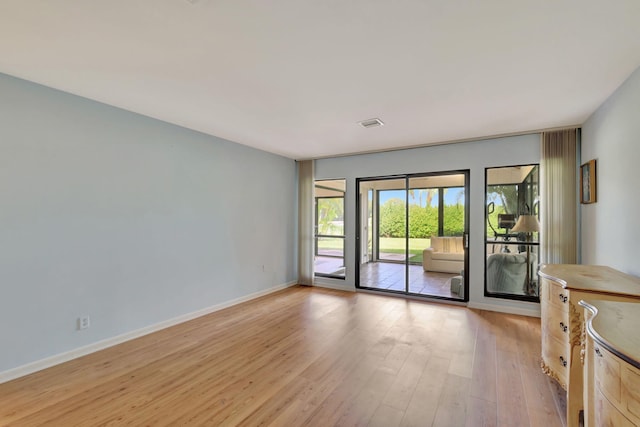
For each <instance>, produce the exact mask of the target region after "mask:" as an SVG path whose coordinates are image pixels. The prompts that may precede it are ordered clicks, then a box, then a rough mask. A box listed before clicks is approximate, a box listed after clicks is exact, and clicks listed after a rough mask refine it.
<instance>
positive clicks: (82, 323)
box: [78, 315, 91, 331]
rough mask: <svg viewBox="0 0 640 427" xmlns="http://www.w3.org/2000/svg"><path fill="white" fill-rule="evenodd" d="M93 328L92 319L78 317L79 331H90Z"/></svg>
mask: <svg viewBox="0 0 640 427" xmlns="http://www.w3.org/2000/svg"><path fill="white" fill-rule="evenodd" d="M89 326H91V319H90V318H89V316H88V315H87V316H82V317H78V330H79V331H81V330H83V329H88V328H89Z"/></svg>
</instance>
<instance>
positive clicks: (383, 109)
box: [0, 0, 640, 159]
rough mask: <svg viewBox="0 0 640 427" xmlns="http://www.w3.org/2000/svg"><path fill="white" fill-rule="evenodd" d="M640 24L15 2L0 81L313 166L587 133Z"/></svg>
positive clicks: (204, 0) (363, 3) (599, 18)
mask: <svg viewBox="0 0 640 427" xmlns="http://www.w3.org/2000/svg"><path fill="white" fill-rule="evenodd" d="M639 23H640V1H638V0H607V1H603V0H521V1H505V0H482V1H480V0H461V1H452V0H402V1H391V0H387V1H381V0H351V1H344V0H341V1H337V0H333V1H308V0H273V1H265V0H253V1H250V0H189V1H187V0H102V1H99V0H94V1H77V0H56V1H51V0H2V1H1V2H0V72H3V73H6V74H9V75H13V76H16V77H21V78H24V79H27V80H31V81H34V82H37V83H41V84H44V85H47V86H51V87H54V88H57V89H61V90H64V91H67V92H70V93H73V94H76V95H80V96H84V97H87V98H91V99H95V100H98V101H101V102H104V103H107V104H110V105H114V106H117V107H121V108H124V109H127V110H130V111H135V112H138V113H141V114H144V115H147V116H150V117H154V118H158V119H161V120H165V121H167V122H171V123H175V124H178V125H181V126H185V127H187V128H191V129H195V130H198V131H201V132H204V133H208V134H212V135H216V136H219V137H222V138H226V139H229V140H232V141H235V142H239V143H241V144H245V145H249V146H252V147H256V148H260V149H262V150H266V151H270V152H273V153H278V154H282V155H285V156H288V157H291V158H296V159H301V158H314V157H322V156H330V155H338V154H345V153H355V152H364V151H375V150H383V149H390V148H395V147H408V146H415V145H425V144H432V143H441V142H447V141H456V140H464V139H469V138H481V137H485V136H494V135H502V134H509V133H520V132H526V131H532V130H540V129H546V128H555V127H562V126H568V125H576V124H582V123H583V122H584V121H585V120H586V119H587V118H588V116H589V115H590V114H591V113H592V112H593V111H594V110H595V109H596V108H597V107H598V106H599V105H601V104H602V102H603V101H604V100H605V99H606V98H607V96H609V95H610V94H611V93H612V92H613V91H614V90H615V89H616V88H617V87H618V86H619V85H620V84H621V83H622V82H623V81H624V79H625V78H627V77H628V76H629V75H630V74H631V73H632V72H633V70H634V69H636V68H637V67H638V66H640V24H639ZM0 96H1V94H0ZM373 117H379V118H381V119H382V120H383V121H384V123H385V126H382V127H378V128H373V129H364V128H361V127H360V126H359V125H357V124H356V123H357V122H358V121H361V120H364V119H370V118H373Z"/></svg>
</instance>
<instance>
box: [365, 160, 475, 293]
mask: <svg viewBox="0 0 640 427" xmlns="http://www.w3.org/2000/svg"><path fill="white" fill-rule="evenodd" d="M467 181H468V171H453V172H444V173H434V174H415V175H403V176H393V177H380V178H363V179H360V180H358V190H359V195H360V197H359V207H358V209H359V211H360V214H359V219H360V223H359V225H358V242H359V245H358V249H359V256H358V260H359V265H358V267H359V268H358V273H359V274H358V287H360V288H364V289H375V290H381V291H387V292H400V293H404V294H414V295H424V296H431V297H437V298H448V299H457V300H465V299H466V292H465V288H466V286H465V283H466V280H465V265H466V262H467V261H466V255H467V250H466V239H465V236H466V233H467V224H468V221H467V218H468V214H467V205H468V204H467V194H468V190H467Z"/></svg>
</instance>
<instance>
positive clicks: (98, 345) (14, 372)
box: [0, 281, 298, 384]
mask: <svg viewBox="0 0 640 427" xmlns="http://www.w3.org/2000/svg"><path fill="white" fill-rule="evenodd" d="M297 283H298V282H297V281H292V282H288V283H285V284H282V285H277V286H274V287H272V288H269V289H265V290H262V291H258V292H254V293H251V294H249V295H245V296H243V297H239V298H235V299H232V300H230V301H226V302H223V303H220V304H216V305H214V306H211V307H207V308H203V309H201V310H197V311H194V312H191V313H187V314H183V315H181V316H178V317H174V318H173V319H168V320H165V321H162V322H159V323H156V324H153V325H149V326H145V327H144V328H140V329H136V330H134V331H131V332H126V333H124V334H121V335H117V336H115V337H111V338H107V339H104V340H101V341H97V342H95V343H92V344H89V345H85V346H83V347H78V348H74V349H73V350H70V351H66V352H64V353H60V354H56V355H53V356H50V357H47V358H44V359H40V360H36V361H35V362H31V363H27V364H26V365H22V366H18V367H16V368H12V369H9V370H7V371H3V372H0V384H2V383H5V382H7V381H11V380H14V379H16V378H20V377H23V376H25V375H29V374H32V373H34V372H37V371H41V370H43V369H46V368H50V367H52V366H55V365H59V364H61V363H64V362H68V361H69V360H73V359H77V358H78V357H82V356H86V355H87V354H91V353H95V352H96V351H100V350H104V349H105V348H109V347H113V346H114V345H117V344H121V343H123V342H125V341H130V340H132V339H135V338H139V337H142V336H144V335H148V334H150V333H153V332H157V331H160V330H162V329H166V328H169V327H171V326H175V325H178V324H180V323H184V322H187V321H189V320H193V319H195V318H198V317H201V316H204V315H207V314H210V313H213V312H216V311H219V310H222V309H225V308H228V307H231V306H234V305H237V304H240V303H243V302H246V301H250V300H252V299H256V298H259V297H261V296H265V295H268V294H271V293H273V292H277V291H280V290H282V289H285V288H288V287H291V286H294V285H296V284H297Z"/></svg>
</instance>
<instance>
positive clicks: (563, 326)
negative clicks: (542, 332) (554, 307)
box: [560, 322, 567, 332]
mask: <svg viewBox="0 0 640 427" xmlns="http://www.w3.org/2000/svg"><path fill="white" fill-rule="evenodd" d="M560 329H562V332H567V325H565V324H564V322H560Z"/></svg>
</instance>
